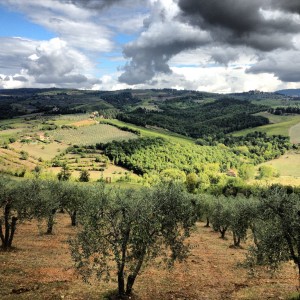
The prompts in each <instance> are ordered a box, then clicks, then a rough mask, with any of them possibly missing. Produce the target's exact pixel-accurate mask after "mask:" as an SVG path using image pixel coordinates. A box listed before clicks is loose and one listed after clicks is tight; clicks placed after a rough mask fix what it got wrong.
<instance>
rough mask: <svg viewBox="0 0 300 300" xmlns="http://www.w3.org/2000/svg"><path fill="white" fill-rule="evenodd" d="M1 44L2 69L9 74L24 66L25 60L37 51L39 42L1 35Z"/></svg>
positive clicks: (0, 66) (0, 60)
mask: <svg viewBox="0 0 300 300" xmlns="http://www.w3.org/2000/svg"><path fill="white" fill-rule="evenodd" d="M0 44H1V47H0V69H1V72H2V73H4V74H6V75H9V74H14V73H17V72H18V71H19V70H20V69H21V68H22V64H23V62H24V60H26V59H27V57H28V56H29V55H31V54H32V53H34V52H35V49H36V47H37V46H38V44H39V43H38V42H36V41H32V40H27V39H22V38H10V37H0Z"/></svg>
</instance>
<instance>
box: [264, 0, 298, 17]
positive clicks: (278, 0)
mask: <svg viewBox="0 0 300 300" xmlns="http://www.w3.org/2000/svg"><path fill="white" fill-rule="evenodd" d="M270 5H271V7H273V8H278V9H280V10H285V11H288V12H291V13H297V14H300V1H299V0H272V1H271V3H270Z"/></svg>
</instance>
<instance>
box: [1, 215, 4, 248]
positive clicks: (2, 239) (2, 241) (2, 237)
mask: <svg viewBox="0 0 300 300" xmlns="http://www.w3.org/2000/svg"><path fill="white" fill-rule="evenodd" d="M0 238H1V244H2V246H3V245H4V234H3V229H2V220H0Z"/></svg>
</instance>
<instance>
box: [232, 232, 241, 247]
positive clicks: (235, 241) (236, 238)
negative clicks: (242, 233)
mask: <svg viewBox="0 0 300 300" xmlns="http://www.w3.org/2000/svg"><path fill="white" fill-rule="evenodd" d="M232 235H233V245H234V246H235V247H240V244H241V238H240V237H239V236H238V235H237V234H236V233H235V232H234V231H233V232H232Z"/></svg>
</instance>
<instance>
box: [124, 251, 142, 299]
mask: <svg viewBox="0 0 300 300" xmlns="http://www.w3.org/2000/svg"><path fill="white" fill-rule="evenodd" d="M144 257H145V249H144V251H143V254H141V257H140V259H139V261H138V263H137V265H136V267H135V269H134V271H133V273H132V274H129V275H128V278H127V284H126V295H127V296H130V295H131V293H132V287H133V284H134V282H135V279H136V276H137V275H138V274H139V272H140V270H141V267H142V265H143V262H144Z"/></svg>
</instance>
